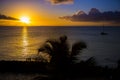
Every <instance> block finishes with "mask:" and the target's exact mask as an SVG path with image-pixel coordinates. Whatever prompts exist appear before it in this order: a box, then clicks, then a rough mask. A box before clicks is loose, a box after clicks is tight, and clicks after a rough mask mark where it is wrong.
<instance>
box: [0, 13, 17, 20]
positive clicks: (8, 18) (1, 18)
mask: <svg viewBox="0 0 120 80" xmlns="http://www.w3.org/2000/svg"><path fill="white" fill-rule="evenodd" d="M0 20H19V19H17V18H13V17H10V16H6V15H2V14H0Z"/></svg>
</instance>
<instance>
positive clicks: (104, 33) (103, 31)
mask: <svg viewBox="0 0 120 80" xmlns="http://www.w3.org/2000/svg"><path fill="white" fill-rule="evenodd" d="M100 34H101V35H108V33H106V32H105V30H104V25H103V27H102V32H101V33H100Z"/></svg>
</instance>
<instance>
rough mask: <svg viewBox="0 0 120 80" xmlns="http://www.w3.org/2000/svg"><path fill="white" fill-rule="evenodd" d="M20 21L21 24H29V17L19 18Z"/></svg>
mask: <svg viewBox="0 0 120 80" xmlns="http://www.w3.org/2000/svg"><path fill="white" fill-rule="evenodd" d="M20 21H21V22H23V23H26V24H29V23H30V19H29V17H26V16H23V17H21V18H20Z"/></svg>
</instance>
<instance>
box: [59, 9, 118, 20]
mask: <svg viewBox="0 0 120 80" xmlns="http://www.w3.org/2000/svg"><path fill="white" fill-rule="evenodd" d="M60 19H66V20H70V21H77V22H79V21H91V22H93V21H94V22H98V21H108V22H109V21H111V22H120V11H115V12H113V11H106V12H100V11H99V10H98V9H96V8H92V9H91V10H90V11H89V13H88V14H86V13H85V12H84V11H78V12H76V13H75V14H73V15H71V16H63V17H60Z"/></svg>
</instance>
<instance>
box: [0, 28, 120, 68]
mask: <svg viewBox="0 0 120 80" xmlns="http://www.w3.org/2000/svg"><path fill="white" fill-rule="evenodd" d="M102 30H103V29H102V27H76V26H73V27H68V26H67V27H60V26H59V27H57V26H54V27H45V26H32V27H27V26H24V27H16V26H13V27H7V26H1V27H0V60H22V61H23V60H25V59H26V58H27V57H29V56H32V55H36V54H37V50H38V48H39V47H40V46H41V45H42V44H43V43H44V42H45V41H46V40H47V39H59V37H60V36H62V35H66V36H67V37H68V41H69V43H70V46H71V45H72V44H73V43H74V42H76V41H84V42H85V43H86V44H87V48H86V49H84V50H83V51H82V53H80V55H78V56H77V58H78V59H79V60H86V59H88V58H90V57H94V58H95V59H96V61H97V63H98V64H100V65H110V66H114V65H116V62H117V60H119V59H120V27H105V28H104V31H105V32H106V33H108V35H101V34H100V33H101V32H102Z"/></svg>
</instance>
